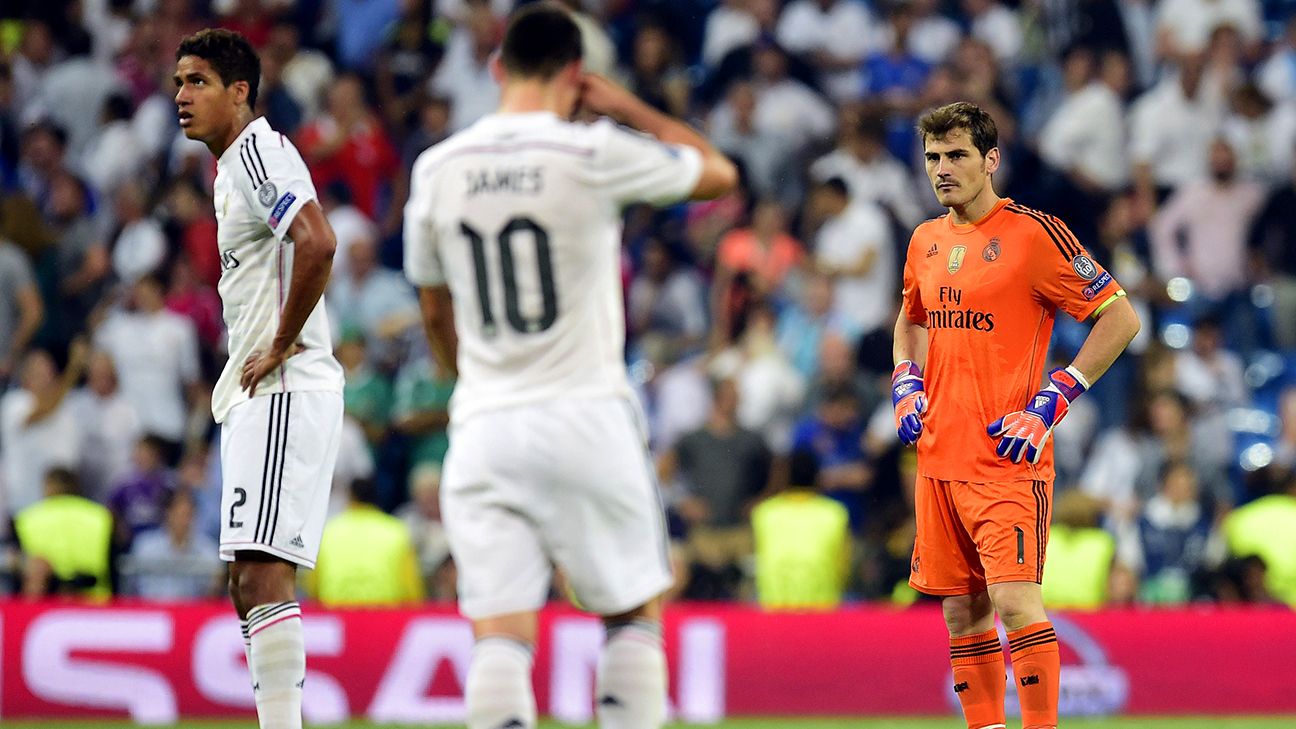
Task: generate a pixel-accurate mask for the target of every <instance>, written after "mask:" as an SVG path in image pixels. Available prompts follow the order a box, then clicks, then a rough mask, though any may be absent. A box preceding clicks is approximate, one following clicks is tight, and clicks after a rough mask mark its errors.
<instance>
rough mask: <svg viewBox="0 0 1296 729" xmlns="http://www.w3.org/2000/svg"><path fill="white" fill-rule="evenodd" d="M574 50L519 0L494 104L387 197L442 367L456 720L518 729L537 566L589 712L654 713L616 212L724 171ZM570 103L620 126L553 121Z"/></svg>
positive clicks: (556, 24) (641, 502)
mask: <svg viewBox="0 0 1296 729" xmlns="http://www.w3.org/2000/svg"><path fill="white" fill-rule="evenodd" d="M580 59H581V41H580V31H579V30H578V29H577V26H576V25H575V23H574V22H573V21H572V20H571V18H570V17H569V16H568V15H567V14H566V12H565V11H564V10H562V9H560V8H559V7H557V6H555V5H550V4H547V3H537V4H533V5H530V6H527V7H526V8H525V9H523V10H521V11H519V12H518V13H517V14H516V15H515V16H514V17H513V18H512V19H511V20H510V22H509V27H508V29H507V31H506V33H505V38H504V43H503V48H502V51H501V53H500V57H499V59H498V60H497V61H496V62H495V63H494V66H493V71H494V73H495V76H496V78H497V79H498V80H499V82H500V85H501V87H502V91H501V103H500V108H499V110H498V112H497V113H495V114H491V115H489V116H487V117H485V118H483V119H481V120H480V121H478V122H477V123H475V124H474V125H472V126H471V127H469V128H467V129H465V130H464V131H462V132H460V133H458V134H456V135H455V136H453V137H451V138H450V139H448V140H446V141H445V142H442V143H441V144H439V145H437V146H435V147H433V148H432V149H430V150H428V151H426V152H424V153H423V154H422V155H421V156H420V157H419V159H418V161H417V162H416V163H415V165H414V170H413V176H412V179H411V192H410V201H409V203H408V204H407V206H406V209H405V271H406V275H407V276H408V277H409V279H410V280H411V281H412V282H413V283H414V284H415V285H416V286H418V287H419V289H420V291H419V298H420V303H421V304H422V306H423V314H424V323H425V326H426V328H427V330H428V337H429V340H430V342H431V344H432V347H433V350H434V353H435V354H436V355H437V357H438V360H439V361H440V362H441V363H442V365H443V366H446V367H448V368H450V369H451V370H452V371H454V370H457V373H458V382H457V384H456V386H455V393H454V397H453V399H452V401H451V405H450V418H451V425H452V428H453V430H452V433H453V436H452V438H451V442H450V450H449V453H448V454H447V456H446V463H445V471H444V476H443V482H442V491H441V494H442V496H441V498H442V512H443V515H444V519H445V524H446V529H447V534H448V537H449V541H450V548H451V552H452V553H453V555H454V559H455V564H456V566H457V567H458V570H459V601H460V602H459V605H460V610H461V611H462V612H463V614H464V615H466V616H467V617H468V618H470V619H471V620H472V621H473V629H474V634H475V635H476V638H477V643H476V646H475V648H474V651H473V658H472V662H471V665H470V668H469V672H468V677H467V681H466V685H465V699H466V702H467V706H468V726H469V729H498V727H517V728H518V729H529V728H530V727H534V726H535V722H536V717H535V699H534V697H533V696H532V692H531V679H530V669H531V655H532V646H533V644H534V642H535V637H536V636H535V632H536V618H535V611H536V610H537V609H539V608H540V607H541V606H542V604H543V602H544V600H545V597H546V595H547V593H548V589H549V580H550V569H551V568H550V564H551V562H552V563H556V564H557V565H558V566H559V567H560V568H561V569H562V570H563V572H564V573H565V574H566V576H567V578H568V581H569V583H570V585H571V587H572V591H573V592H574V593H575V596H576V598H577V600H578V601H579V602H580V604H581V605H582V606H584V607H585V608H587V609H589V610H590V611H592V612H594V613H597V614H599V615H600V616H602V617H603V620H604V623H605V625H606V627H607V640H606V642H605V644H604V648H603V651H602V654H601V656H600V659H599V666H598V673H597V679H596V684H597V685H596V690H597V693H598V702H597V708H598V718H599V722H600V724H601V725H602V726H604V727H612V728H625V729H640V728H642V729H650V728H652V727H657V726H660V725H661V722H662V719H663V717H662V713H663V707H664V705H665V691H666V676H665V657H664V654H663V652H662V645H661V627H660V605H659V596H660V594H661V593H662V592H663V591H665V590H666V588H668V587H669V586H670V584H671V580H672V576H671V573H670V567H669V564H668V562H667V556H666V551H665V550H666V541H665V540H666V534H665V529H664V526H663V520H662V513H661V507H660V503H659V501H658V495H657V493H656V484H655V482H654V479H653V476H652V465H651V462H650V460H649V458H648V455H647V451H646V448H645V445H646V443H645V441H646V438H645V432H644V429H643V424H642V419H641V415H640V413H639V409H638V406H637V404H636V402H635V401H634V400H633V398H632V394H631V390H630V387H629V384H628V382H627V379H626V374H625V365H624V361H623V358H622V348H623V346H624V338H625V334H624V331H623V326H624V325H623V321H624V313H623V311H622V291H621V285H620V267H619V260H620V243H621V223H620V220H621V218H620V215H621V208H622V207H623V206H625V205H627V204H629V203H633V202H648V203H658V204H661V203H670V202H675V201H679V200H683V199H686V198H709V197H715V196H717V195H720V194H722V193H724V192H725V191H727V190H728V189H729V188H731V187H732V186H733V185H734V184H735V182H736V177H737V175H736V171H735V170H734V167H733V165H732V164H731V163H730V162H729V161H728V160H727V159H725V158H724V157H723V156H722V155H720V154H719V153H718V152H716V150H715V149H714V148H713V147H712V146H711V145H710V144H709V143H708V142H706V140H704V139H703V138H702V137H700V136H699V135H697V134H696V133H694V132H693V131H692V130H690V129H689V128H688V127H686V126H685V125H683V124H681V123H679V122H677V121H675V120H672V119H670V118H668V117H666V116H664V115H662V114H660V113H658V112H656V111H654V110H653V109H652V108H651V107H649V106H648V105H646V104H644V103H643V102H642V101H640V100H639V99H637V98H635V97H634V96H633V95H631V94H629V93H627V92H625V91H624V90H622V89H619V88H617V87H615V86H614V85H612V84H611V83H609V82H608V81H606V80H604V79H602V78H599V77H597V76H592V75H586V74H584V73H583V72H582V70H581V60H580ZM578 107H581V108H584V109H585V110H587V111H589V112H593V113H595V114H602V115H605V116H608V117H611V118H612V119H615V120H616V121H619V122H621V123H623V124H625V125H627V126H629V127H632V128H633V129H635V130H638V131H637V132H636V131H629V130H626V129H623V128H620V127H618V126H617V125H615V124H613V123H612V122H611V121H608V120H603V121H599V122H596V123H594V124H588V125H587V124H578V123H573V122H570V121H568V118H569V117H571V116H572V114H573V112H574V111H575V110H576V109H577V108H578ZM451 312H453V313H452V314H451Z"/></svg>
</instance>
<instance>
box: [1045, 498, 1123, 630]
mask: <svg viewBox="0 0 1296 729" xmlns="http://www.w3.org/2000/svg"><path fill="white" fill-rule="evenodd" d="M1102 513H1103V504H1102V502H1101V501H1099V500H1098V499H1095V498H1093V497H1091V496H1088V495H1087V494H1084V493H1082V492H1080V491H1076V490H1071V491H1067V492H1066V493H1064V494H1061V495H1060V496H1058V498H1057V501H1056V503H1054V505H1053V523H1052V524H1051V525H1050V526H1049V544H1048V561H1047V562H1045V563H1044V581H1043V591H1044V606H1045V607H1047V608H1049V609H1054V608H1063V609H1069V610H1070V609H1081V610H1096V609H1098V608H1101V607H1103V605H1105V604H1106V603H1107V599H1108V596H1109V594H1111V592H1112V591H1111V590H1110V584H1111V581H1112V575H1113V573H1114V569H1113V568H1114V565H1113V560H1114V559H1115V556H1116V540H1115V539H1114V538H1113V537H1112V535H1111V534H1110V533H1109V532H1107V531H1106V530H1105V529H1103V528H1102V527H1101V525H1100V522H1101V521H1102Z"/></svg>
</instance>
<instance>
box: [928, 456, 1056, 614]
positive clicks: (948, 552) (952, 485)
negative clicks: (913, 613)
mask: <svg viewBox="0 0 1296 729" xmlns="http://www.w3.org/2000/svg"><path fill="white" fill-rule="evenodd" d="M1052 498H1053V484H1052V483H1049V482H1046V481H1009V482H1001V483H968V482H966V481H941V480H938V479H934V478H926V477H923V476H919V477H918V483H917V484H916V486H915V489H914V511H915V515H916V517H917V520H918V538H917V539H916V540H915V542H914V551H913V561H912V562H911V563H910V568H911V572H910V574H909V584H910V585H911V586H913V588H914V589H915V590H917V591H919V592H925V593H927V594H930V595H970V594H973V593H977V592H981V591H983V590H985V589H986V585H993V584H995V583H997V582H1035V583H1039V582H1040V580H1041V578H1042V577H1043V575H1044V551H1045V548H1046V547H1047V545H1048V530H1049V516H1050V514H1049V506H1050V502H1051V501H1052Z"/></svg>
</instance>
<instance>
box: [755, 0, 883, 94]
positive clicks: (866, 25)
mask: <svg viewBox="0 0 1296 729" xmlns="http://www.w3.org/2000/svg"><path fill="white" fill-rule="evenodd" d="M875 35H876V31H875V30H874V23H873V18H872V17H871V15H870V13H869V9H868V6H866V5H865V4H864V3H862V2H859V1H858V0H793V2H790V3H788V4H787V6H786V7H784V8H783V12H782V14H781V15H780V16H779V23H778V30H777V36H778V42H779V44H780V45H782V46H783V47H784V48H786V49H787V50H788V51H789V52H791V53H796V54H800V55H802V56H805V57H807V58H809V59H810V62H811V63H812V64H813V65H814V66H815V68H816V69H817V70H818V71H819V81H820V84H821V85H822V87H823V89H824V90H825V91H826V92H827V93H828V95H829V96H830V97H831V98H833V99H834V100H836V101H837V102H838V103H846V102H850V101H854V100H855V99H856V98H857V97H858V96H859V90H860V87H861V85H862V84H863V83H864V77H863V75H862V74H861V72H860V64H861V62H862V61H863V60H864V56H865V55H866V54H867V53H868V51H869V50H870V49H871V46H872V43H873V39H874V36H875Z"/></svg>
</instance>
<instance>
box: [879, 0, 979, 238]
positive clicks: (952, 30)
mask: <svg viewBox="0 0 1296 729" xmlns="http://www.w3.org/2000/svg"><path fill="white" fill-rule="evenodd" d="M908 5H909V6H910V8H911V11H912V13H913V16H912V20H911V21H910V22H911V24H910V25H909V27H908V32H907V33H906V36H905V48H906V49H907V50H908V51H909V53H910V54H911V55H913V56H916V57H917V58H919V59H921V60H922V61H924V62H925V63H929V64H932V65H935V64H938V63H941V62H942V61H944V60H945V59H947V58H949V55H950V53H951V52H953V50H954V47H955V46H957V45H958V42H959V39H960V38H962V37H963V31H962V30H961V29H960V28H959V26H958V23H956V22H954V20H952V19H951V18H949V17H948V16H946V15H942V14H941V12H940V11H941V7H940V5H941V3H940V2H939V0H912V2H910V3H908ZM878 34H879V37H878V40H877V44H878V45H879V46H880V47H884V48H890V47H892V45H893V44H894V43H895V26H894V25H889V26H887V27H885V28H883V29H881V30H879V31H878ZM915 224H916V223H915Z"/></svg>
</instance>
